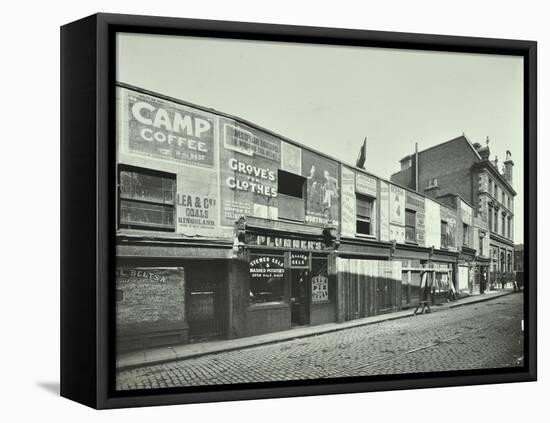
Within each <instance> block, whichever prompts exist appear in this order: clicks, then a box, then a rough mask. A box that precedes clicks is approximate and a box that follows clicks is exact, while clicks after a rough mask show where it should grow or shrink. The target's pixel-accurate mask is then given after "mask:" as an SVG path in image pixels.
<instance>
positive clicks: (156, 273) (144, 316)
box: [116, 267, 185, 332]
mask: <svg viewBox="0 0 550 423" xmlns="http://www.w3.org/2000/svg"><path fill="white" fill-rule="evenodd" d="M116 289H117V302H116V320H117V330H120V331H122V332H124V331H128V330H143V331H146V330H148V329H150V328H152V327H155V328H159V329H161V328H162V326H163V325H173V324H177V323H183V322H184V321H185V282H184V271H183V268H154V267H134V268H130V267H119V268H118V269H117V278H116Z"/></svg>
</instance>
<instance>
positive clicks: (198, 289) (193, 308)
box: [116, 219, 488, 350]
mask: <svg viewBox="0 0 550 423" xmlns="http://www.w3.org/2000/svg"><path fill="white" fill-rule="evenodd" d="M236 232H237V233H236V237H235V241H234V242H233V243H230V242H228V241H227V240H212V239H210V240H185V241H182V240H181V239H176V238H173V239H167V238H164V239H162V240H160V239H158V238H154V239H152V238H150V236H146V235H144V236H143V237H140V236H139V234H136V233H135V231H134V233H126V234H125V233H123V232H121V233H119V234H118V236H117V272H116V273H117V277H116V317H117V325H116V327H117V340H118V348H119V350H130V349H139V348H147V347H152V346H160V345H173V344H181V343H189V342H201V341H206V340H213V339H233V338H240V337H246V336H253V335H259V334H263V333H268V332H274V331H283V330H288V329H291V328H292V327H295V326H304V325H319V324H324V323H331V322H344V321H348V320H353V319H358V318H362V317H368V316H373V315H377V314H382V313H388V312H392V311H397V310H401V309H403V308H409V307H414V306H416V305H417V304H418V302H419V301H420V300H421V299H422V298H427V299H428V300H429V301H430V302H431V303H433V304H435V303H441V302H444V301H446V300H447V299H448V298H449V297H456V296H459V295H461V294H476V293H479V292H480V290H482V289H483V285H484V278H485V280H486V277H487V276H486V275H487V270H488V268H487V266H488V263H485V262H483V261H479V258H476V257H475V250H470V249H467V248H464V249H463V250H462V251H461V252H458V253H457V252H450V251H446V250H434V249H433V248H432V249H429V248H422V247H418V246H416V245H402V244H395V243H387V242H379V241H376V240H373V239H357V238H353V239H351V238H350V239H347V238H341V239H339V238H337V236H335V234H336V233H337V232H336V231H334V230H333V228H325V229H324V230H323V229H321V228H319V227H313V226H308V225H296V224H292V223H281V222H275V223H274V222H268V221H264V220H263V219H249V220H248V221H246V222H244V221H242V222H240V223H239V225H238V227H237V230H236Z"/></svg>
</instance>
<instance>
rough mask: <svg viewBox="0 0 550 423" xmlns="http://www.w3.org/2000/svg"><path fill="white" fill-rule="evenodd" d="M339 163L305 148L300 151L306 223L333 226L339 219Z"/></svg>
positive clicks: (337, 223) (336, 224)
mask: <svg viewBox="0 0 550 423" xmlns="http://www.w3.org/2000/svg"><path fill="white" fill-rule="evenodd" d="M338 170H339V165H338V164H337V163H336V162H333V161H332V160H329V159H326V158H324V157H322V156H319V155H318V154H315V153H312V152H310V151H307V150H303V151H302V176H305V178H306V182H307V187H306V223H309V224H311V225H320V226H322V225H325V224H327V223H328V222H329V221H330V222H332V224H334V225H335V226H338V225H339V220H340V186H339V185H340V184H339V172H338Z"/></svg>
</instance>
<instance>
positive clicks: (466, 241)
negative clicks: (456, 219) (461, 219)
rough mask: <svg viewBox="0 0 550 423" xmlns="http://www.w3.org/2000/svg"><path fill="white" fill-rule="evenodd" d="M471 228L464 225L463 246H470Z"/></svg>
mask: <svg viewBox="0 0 550 423" xmlns="http://www.w3.org/2000/svg"><path fill="white" fill-rule="evenodd" d="M469 241H470V227H469V226H468V225H467V224H466V223H462V245H469V243H470V242H469Z"/></svg>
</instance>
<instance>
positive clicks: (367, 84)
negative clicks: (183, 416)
mask: <svg viewBox="0 0 550 423" xmlns="http://www.w3.org/2000/svg"><path fill="white" fill-rule="evenodd" d="M115 68H116V71H115V74H116V89H115V92H116V95H115V96H116V110H115V113H116V118H115V119H116V140H113V142H116V154H115V157H116V200H115V201H114V202H113V204H116V210H115V211H113V212H114V213H115V214H116V228H114V230H115V231H116V233H115V234H113V235H114V240H115V250H116V266H115V267H116V269H114V270H115V273H116V274H114V275H112V283H113V287H114V289H113V298H114V301H113V303H114V304H113V307H114V310H113V313H114V317H115V318H114V320H115V322H114V328H115V341H116V354H115V355H116V357H115V358H116V370H115V381H114V383H115V391H117V392H131V391H136V390H153V389H166V388H191V387H192V388H197V387H206V386H209V387H215V386H225V387H227V386H239V385H242V384H255V383H271V382H292V381H315V380H316V381H319V380H334V379H337V378H363V379H361V380H368V379H365V378H369V377H372V378H376V377H381V376H388V375H403V376H405V375H415V374H432V373H433V374H436V373H440V372H458V371H461V372H464V371H481V370H486V371H491V370H495V369H514V368H516V369H522V368H523V367H524V354H525V347H524V341H525V338H524V312H525V305H524V294H523V292H524V288H525V286H526V284H528V283H529V282H528V281H527V280H524V277H523V275H524V255H523V253H524V211H525V197H524V195H525V193H524V191H523V188H524V175H525V167H524V145H525V142H526V140H525V139H524V134H525V132H524V127H525V122H524V116H525V114H524V112H525V110H524V107H525V106H524V104H525V103H524V96H525V93H524V90H525V84H524V80H525V75H524V69H525V67H524V58H523V56H520V55H518V56H514V55H510V54H506V55H498V54H481V53H463V52H451V51H428V50H413V49H398V48H381V47H364V46H350V45H323V44H308V43H300V42H283V41H258V40H242V39H241V40H238V39H230V38H208V37H193V36H181V35H154V34H140V33H129V32H128V33H125V32H119V33H117V34H116V64H115ZM113 148H115V147H113Z"/></svg>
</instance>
